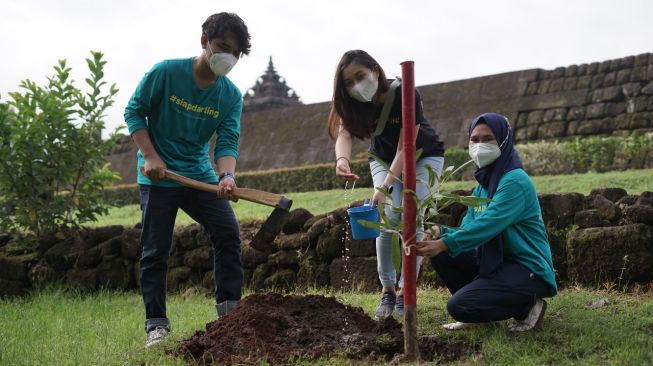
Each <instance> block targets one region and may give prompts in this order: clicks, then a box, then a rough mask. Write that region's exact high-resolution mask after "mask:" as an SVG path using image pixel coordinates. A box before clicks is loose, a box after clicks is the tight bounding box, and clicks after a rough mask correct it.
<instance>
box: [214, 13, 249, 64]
mask: <svg viewBox="0 0 653 366" xmlns="http://www.w3.org/2000/svg"><path fill="white" fill-rule="evenodd" d="M227 32H233V33H234V34H235V35H236V39H237V40H238V48H240V52H241V53H243V54H245V55H249V50H250V48H251V47H252V45H251V44H250V43H249V40H250V39H251V37H250V35H249V31H248V30H247V25H245V22H244V21H243V20H242V19H240V17H239V16H238V15H236V14H234V13H225V12H222V13H217V14H213V15H211V16H209V17H208V18H206V21H204V24H202V33H203V34H205V35H206V36H207V37H208V39H209V42H210V41H211V40H213V39H214V38H217V37H220V38H222V37H223V36H224V34H225V33H227Z"/></svg>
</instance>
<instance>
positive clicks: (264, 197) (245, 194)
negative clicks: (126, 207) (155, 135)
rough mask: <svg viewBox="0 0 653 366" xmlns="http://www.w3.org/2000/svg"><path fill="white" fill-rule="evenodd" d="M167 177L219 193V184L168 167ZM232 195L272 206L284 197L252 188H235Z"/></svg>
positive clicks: (233, 198) (196, 187)
mask: <svg viewBox="0 0 653 366" xmlns="http://www.w3.org/2000/svg"><path fill="white" fill-rule="evenodd" d="M165 178H166V179H169V180H172V181H175V182H177V183H179V184H181V185H183V186H186V187H190V188H195V189H199V190H201V191H206V192H212V193H215V194H217V193H218V186H217V185H215V184H209V183H204V182H199V181H196V180H195V179H191V178H188V177H184V176H183V175H179V174H177V173H175V172H172V171H170V170H167V169H166V171H165ZM231 196H232V197H231V199H232V200H238V199H244V200H245V201H250V202H255V203H260V204H263V205H266V206H271V207H275V206H277V205H278V204H279V202H281V200H282V199H283V198H284V197H283V196H282V195H280V194H275V193H270V192H265V191H259V190H257V189H252V188H234V190H233V191H232V193H231Z"/></svg>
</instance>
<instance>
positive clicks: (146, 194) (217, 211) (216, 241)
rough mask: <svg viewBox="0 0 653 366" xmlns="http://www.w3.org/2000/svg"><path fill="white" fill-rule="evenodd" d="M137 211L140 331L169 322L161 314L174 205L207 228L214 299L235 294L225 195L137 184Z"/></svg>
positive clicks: (231, 225) (239, 271) (234, 242)
mask: <svg viewBox="0 0 653 366" xmlns="http://www.w3.org/2000/svg"><path fill="white" fill-rule="evenodd" d="M140 193H141V209H142V211H143V217H142V223H143V231H142V233H141V244H142V246H143V252H142V255H141V262H140V265H141V267H140V270H141V291H142V293H143V302H144V303H145V318H146V321H145V331H150V330H152V329H154V328H156V327H158V326H163V327H166V328H168V329H169V328H170V321H169V320H168V318H167V316H166V283H167V274H168V257H169V255H170V247H171V244H172V233H173V230H174V226H175V218H176V217H177V210H178V209H179V208H181V209H182V210H184V211H185V212H186V213H187V214H188V215H189V216H190V217H192V218H193V219H194V220H195V221H197V222H198V223H200V224H201V225H202V226H203V227H204V228H205V229H206V230H207V232H208V233H209V236H210V238H211V242H212V243H213V274H214V278H215V298H216V301H217V303H220V302H223V301H226V300H239V299H240V296H241V292H242V286H243V265H242V261H241V257H240V228H239V226H238V221H237V220H236V215H235V214H234V212H233V210H232V208H231V205H230V204H229V201H227V200H223V199H218V198H217V196H216V195H215V194H213V193H209V192H203V191H199V190H196V189H192V188H170V187H158V186H148V185H141V186H140Z"/></svg>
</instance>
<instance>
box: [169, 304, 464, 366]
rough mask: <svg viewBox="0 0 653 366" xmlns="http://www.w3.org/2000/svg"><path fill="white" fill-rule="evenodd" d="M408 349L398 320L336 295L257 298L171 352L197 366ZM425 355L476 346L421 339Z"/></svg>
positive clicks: (452, 355)
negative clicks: (379, 317) (377, 318)
mask: <svg viewBox="0 0 653 366" xmlns="http://www.w3.org/2000/svg"><path fill="white" fill-rule="evenodd" d="M402 350H403V331H402V328H401V324H399V323H398V322H397V321H396V320H395V319H393V318H389V319H386V320H385V321H382V322H377V321H374V320H373V319H371V318H370V317H369V316H368V315H366V314H365V313H364V312H363V310H362V309H361V308H355V307H351V306H348V305H343V304H341V303H339V302H337V301H336V300H335V298H332V297H331V298H327V297H323V296H315V295H309V296H283V295H279V294H255V295H251V296H248V297H247V298H245V299H243V300H241V301H240V302H239V304H238V306H237V307H236V308H235V309H234V310H233V311H232V312H230V313H229V314H228V315H227V316H225V317H223V318H222V319H220V320H216V321H213V322H211V323H208V324H207V325H206V331H197V332H196V333H195V334H194V335H193V336H192V337H191V338H189V339H186V340H184V341H182V342H181V344H180V345H179V347H178V348H177V349H174V350H169V353H171V354H173V355H176V356H181V357H184V358H185V359H186V360H187V361H188V362H189V363H193V364H200V365H207V364H219V365H224V364H253V363H260V362H268V363H270V364H282V363H287V362H291V361H292V360H295V359H317V358H320V357H341V358H347V359H351V360H369V361H389V360H391V359H392V358H393V356H395V355H396V354H398V353H400V352H402ZM420 353H421V354H422V357H423V358H424V359H425V360H433V359H434V357H435V358H437V359H438V360H455V359H458V358H460V357H461V356H463V355H466V354H469V353H470V348H469V346H468V345H465V344H463V343H461V342H453V343H451V342H449V343H448V342H447V341H444V340H442V339H440V338H437V337H434V336H430V337H422V338H421V339H420ZM436 355H437V356H436Z"/></svg>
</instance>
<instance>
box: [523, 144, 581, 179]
mask: <svg viewBox="0 0 653 366" xmlns="http://www.w3.org/2000/svg"><path fill="white" fill-rule="evenodd" d="M565 146H566V145H565V144H564V143H560V142H558V141H555V142H544V141H540V142H530V143H527V144H521V145H517V146H515V149H516V150H517V152H518V153H519V158H520V159H521V161H522V164H523V165H524V169H525V170H526V171H527V172H528V174H530V175H545V174H566V173H570V170H571V166H570V165H569V155H568V154H567V152H566V149H565Z"/></svg>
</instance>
